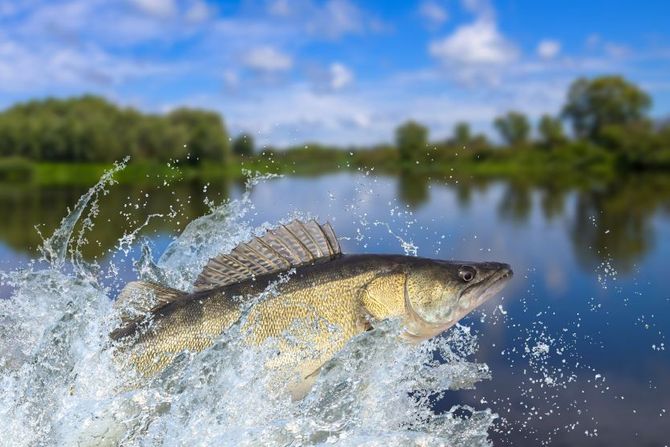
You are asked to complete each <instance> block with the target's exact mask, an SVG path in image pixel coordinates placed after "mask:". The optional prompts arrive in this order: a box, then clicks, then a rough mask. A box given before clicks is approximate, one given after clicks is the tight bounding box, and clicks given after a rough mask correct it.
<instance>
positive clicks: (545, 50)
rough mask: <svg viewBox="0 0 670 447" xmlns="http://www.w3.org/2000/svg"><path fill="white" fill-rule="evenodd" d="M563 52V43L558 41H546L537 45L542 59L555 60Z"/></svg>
mask: <svg viewBox="0 0 670 447" xmlns="http://www.w3.org/2000/svg"><path fill="white" fill-rule="evenodd" d="M560 51H561V43H560V42H558V41H557V40H550V39H545V40H542V41H540V43H539V44H538V45H537V54H538V56H540V57H541V58H542V59H553V58H555V57H556V56H558V53H560Z"/></svg>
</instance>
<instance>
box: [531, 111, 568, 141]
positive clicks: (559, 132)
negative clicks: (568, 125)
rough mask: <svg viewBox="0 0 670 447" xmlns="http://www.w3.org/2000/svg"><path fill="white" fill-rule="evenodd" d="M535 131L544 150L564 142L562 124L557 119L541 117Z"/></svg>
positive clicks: (548, 116) (549, 116)
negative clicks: (537, 132)
mask: <svg viewBox="0 0 670 447" xmlns="http://www.w3.org/2000/svg"><path fill="white" fill-rule="evenodd" d="M537 129H538V131H539V132H540V143H541V144H542V145H543V146H544V147H546V148H554V147H556V146H560V145H561V144H564V143H565V142H566V138H565V133H564V132H563V123H561V120H560V119H559V118H554V117H552V116H551V115H542V117H541V118H540V121H539V123H538V125H537Z"/></svg>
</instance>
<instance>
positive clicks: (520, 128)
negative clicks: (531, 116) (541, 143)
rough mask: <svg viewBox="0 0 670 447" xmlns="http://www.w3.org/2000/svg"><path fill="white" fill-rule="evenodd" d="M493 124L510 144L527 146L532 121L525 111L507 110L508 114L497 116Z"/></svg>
mask: <svg viewBox="0 0 670 447" xmlns="http://www.w3.org/2000/svg"><path fill="white" fill-rule="evenodd" d="M493 125H494V126H495V128H496V129H497V130H498V132H499V133H500V136H501V137H502V138H503V140H505V142H506V143H507V144H508V145H510V146H515V147H516V146H525V145H526V143H528V135H529V133H530V123H529V122H528V118H526V115H524V114H523V113H520V112H515V111H510V112H507V114H505V115H503V116H499V117H497V118H496V119H495V121H494V122H493Z"/></svg>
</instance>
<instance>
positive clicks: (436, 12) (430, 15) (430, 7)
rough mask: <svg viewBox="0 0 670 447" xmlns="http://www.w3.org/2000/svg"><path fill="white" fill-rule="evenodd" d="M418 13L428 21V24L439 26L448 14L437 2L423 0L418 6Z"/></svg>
mask: <svg viewBox="0 0 670 447" xmlns="http://www.w3.org/2000/svg"><path fill="white" fill-rule="evenodd" d="M419 14H420V15H421V17H423V18H424V19H426V20H427V21H428V25H429V26H439V25H442V24H443V23H444V22H446V21H447V20H449V14H448V13H447V10H446V9H444V8H443V7H442V6H441V5H439V4H438V3H435V2H434V1H430V0H429V1H424V2H423V3H422V4H421V6H420V7H419Z"/></svg>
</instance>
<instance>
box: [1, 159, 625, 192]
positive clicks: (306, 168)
mask: <svg viewBox="0 0 670 447" xmlns="http://www.w3.org/2000/svg"><path fill="white" fill-rule="evenodd" d="M321 155H324V154H321ZM573 155H574V154H573ZM111 167H112V164H111V163H31V162H28V161H25V160H3V161H0V184H2V183H5V184H7V183H21V184H33V185H38V186H50V185H54V186H55V185H73V186H87V185H92V184H94V183H95V182H96V181H98V179H99V178H100V176H101V175H102V174H103V173H104V172H105V171H106V170H108V169H110V168H111ZM246 171H251V172H260V173H275V174H286V175H301V176H312V175H321V174H327V173H330V172H342V171H351V172H371V173H381V174H392V175H395V174H401V173H413V174H418V175H427V176H433V177H444V178H454V179H458V178H464V177H466V178H467V177H482V178H501V179H522V180H524V181H531V182H533V183H542V182H543V181H544V180H547V179H548V178H553V179H557V178H559V179H562V180H564V181H567V182H569V183H574V182H578V181H579V179H580V178H582V177H588V178H591V179H594V178H598V179H602V180H609V179H611V178H613V177H614V176H615V175H617V173H618V172H620V169H619V167H617V164H616V161H615V160H614V159H612V158H611V157H608V155H607V154H606V153H591V154H581V156H579V157H575V156H568V155H566V154H558V155H557V154H542V153H537V152H530V151H529V152H522V153H518V154H514V155H513V156H510V155H509V154H503V153H501V154H496V155H495V156H489V157H487V158H485V159H478V158H477V157H472V156H461V157H435V159H432V160H426V161H422V162H418V163H417V162H411V163H407V162H402V161H400V160H398V159H397V157H394V156H393V155H392V154H391V153H386V154H380V153H374V152H371V151H366V152H362V151H361V152H345V151H338V152H337V153H335V154H329V155H328V156H319V155H316V156H311V157H309V158H307V159H303V157H302V156H298V157H296V154H285V153H270V154H264V155H263V156H256V157H250V158H247V159H244V160H239V161H237V162H235V163H230V164H226V165H223V164H215V163H202V164H200V165H191V164H184V163H148V162H140V163H133V162H131V163H129V164H128V166H127V167H126V168H125V169H124V170H123V171H121V172H119V173H118V174H117V175H116V179H117V181H118V182H119V183H122V184H161V183H162V182H163V181H164V180H165V179H174V180H180V181H204V182H207V181H217V180H221V179H239V178H242V177H244V175H245V172H246Z"/></svg>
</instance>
